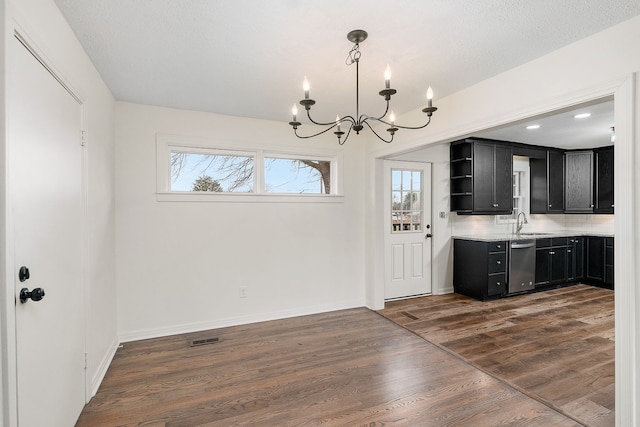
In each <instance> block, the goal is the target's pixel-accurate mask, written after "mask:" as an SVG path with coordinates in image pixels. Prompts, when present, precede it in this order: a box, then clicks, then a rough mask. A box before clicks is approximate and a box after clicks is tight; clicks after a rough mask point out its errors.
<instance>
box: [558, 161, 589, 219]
mask: <svg viewBox="0 0 640 427" xmlns="http://www.w3.org/2000/svg"><path fill="white" fill-rule="evenodd" d="M593 182H594V181H593V151H591V150H585V151H567V152H566V153H565V185H566V186H565V212H566V213H593V207H594V203H593V188H594V187H593Z"/></svg>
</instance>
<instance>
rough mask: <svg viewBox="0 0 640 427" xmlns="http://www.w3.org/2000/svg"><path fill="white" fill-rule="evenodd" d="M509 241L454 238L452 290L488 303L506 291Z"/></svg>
mask: <svg viewBox="0 0 640 427" xmlns="http://www.w3.org/2000/svg"><path fill="white" fill-rule="evenodd" d="M507 247H508V245H507V242H506V241H499V242H484V241H476V240H466V239H455V240H454V243H453V255H454V256H453V290H454V292H456V293H459V294H462V295H466V296H469V297H472V298H476V299H480V300H486V299H490V298H492V297H499V296H501V295H503V294H504V293H505V292H506V290H507V265H508V260H507Z"/></svg>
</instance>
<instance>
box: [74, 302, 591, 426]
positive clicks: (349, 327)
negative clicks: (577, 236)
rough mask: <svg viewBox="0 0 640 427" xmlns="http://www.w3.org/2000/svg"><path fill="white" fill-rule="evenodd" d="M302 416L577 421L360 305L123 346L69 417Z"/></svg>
mask: <svg viewBox="0 0 640 427" xmlns="http://www.w3.org/2000/svg"><path fill="white" fill-rule="evenodd" d="M454 304H455V302H454ZM393 305H395V306H397V305H398V304H395V303H394V304H393ZM415 309H416V311H417V313H416V314H417V315H418V316H423V317H424V316H425V314H426V312H427V311H429V310H428V309H427V310H425V311H420V310H419V309H418V307H415ZM388 314H392V312H391V311H390V312H388ZM463 318H464V316H461V320H462V319H463ZM208 337H217V338H218V339H219V342H217V343H214V344H209V345H203V346H199V347H190V346H189V342H190V341H191V340H192V339H204V338H208ZM312 425H325V426H367V427H382V426H412V427H415V426H474V427H482V426H492V427H493V426H497V425H508V426H545V427H548V426H558V427H560V426H577V425H579V423H577V422H575V421H574V420H572V419H570V418H568V417H566V416H564V415H562V414H560V413H559V412H557V411H555V410H553V409H551V408H549V407H548V406H546V405H544V404H542V403H540V402H538V401H537V400H534V399H531V398H529V397H527V396H525V395H524V394H522V393H521V392H519V391H517V390H516V389H514V388H512V387H510V386H509V385H507V384H505V383H504V382H501V381H499V380H497V379H495V378H493V377H492V376H490V375H488V374H486V373H484V372H482V371H481V370H479V369H476V368H474V367H472V366H471V365H469V364H468V363H466V362H464V361H463V360H461V359H460V358H458V357H456V356H454V355H451V354H449V353H448V352H447V351H445V350H443V349H441V348H439V347H437V346H436V345H434V344H431V343H429V342H427V341H425V340H424V339H422V338H420V337H418V336H416V335H415V334H414V333H412V332H410V331H408V330H407V329H405V328H403V327H401V326H399V325H397V324H395V323H393V322H391V321H389V320H387V319H385V318H384V317H382V316H380V315H378V314H377V313H376V312H373V311H370V310H367V309H365V308H361V309H352V310H344V311H338V312H332V313H325V314H318V315H312V316H304V317H297V318H292V319H284V320H278V321H272V322H264V323H257V324H251V325H245V326H236V327H230V328H224V329H219V330H215V331H209V332H206V333H197V334H185V335H176V336H171V337H165V338H158V339H152V340H145V341H138V342H133V343H125V344H124V347H123V348H122V349H119V350H118V352H117V353H116V356H115V358H114V360H113V363H112V365H111V367H110V368H109V371H108V372H107V375H106V377H105V379H104V381H103V383H102V385H101V387H100V390H99V391H98V393H97V395H96V396H95V397H94V398H93V399H92V401H91V402H90V403H89V404H88V405H87V406H86V407H85V409H84V411H83V412H82V414H81V416H80V419H79V420H78V423H77V426H92V427H95V426H147V427H169V426H211V427H213V426H224V427H229V426H268V427H270V426H312Z"/></svg>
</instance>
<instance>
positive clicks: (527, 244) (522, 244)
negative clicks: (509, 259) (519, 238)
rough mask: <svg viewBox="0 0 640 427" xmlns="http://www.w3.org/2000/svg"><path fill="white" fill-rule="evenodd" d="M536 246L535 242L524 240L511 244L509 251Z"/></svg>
mask: <svg viewBox="0 0 640 427" xmlns="http://www.w3.org/2000/svg"><path fill="white" fill-rule="evenodd" d="M535 245H536V241H535V240H526V241H524V242H511V249H525V248H533V247H534V246H535Z"/></svg>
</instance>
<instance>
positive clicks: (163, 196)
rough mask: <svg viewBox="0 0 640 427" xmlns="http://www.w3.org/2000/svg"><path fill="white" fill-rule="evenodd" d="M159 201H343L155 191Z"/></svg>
mask: <svg viewBox="0 0 640 427" xmlns="http://www.w3.org/2000/svg"><path fill="white" fill-rule="evenodd" d="M156 199H157V201H159V202H214V203H215V202H218V203H220V202H222V203H229V202H236V203H343V202H344V196H339V195H335V194H305V195H300V194H247V193H223V194H220V193H212V194H206V193H197V194H195V193H189V192H184V193H178V192H173V193H156Z"/></svg>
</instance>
